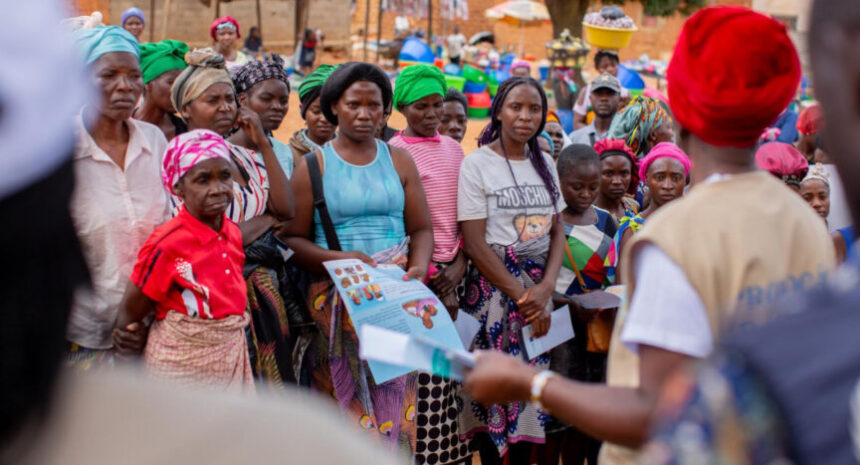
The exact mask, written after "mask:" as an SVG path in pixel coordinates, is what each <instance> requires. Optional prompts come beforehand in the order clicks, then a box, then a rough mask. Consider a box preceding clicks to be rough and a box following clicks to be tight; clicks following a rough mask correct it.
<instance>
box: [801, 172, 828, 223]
mask: <svg viewBox="0 0 860 465" xmlns="http://www.w3.org/2000/svg"><path fill="white" fill-rule="evenodd" d="M800 196H801V197H803V200H806V203H808V204H809V206H810V207H812V209H813V210H815V213H818V216H820V217H821V218H822V219H823V220H824V222H825V223H827V215H829V214H830V175H829V174H827V171H825V170H824V166H823V165H822V164H820V163H816V164H814V165H812V168H811V169H810V170H809V173H807V174H806V177H804V178H803V181H801V183H800Z"/></svg>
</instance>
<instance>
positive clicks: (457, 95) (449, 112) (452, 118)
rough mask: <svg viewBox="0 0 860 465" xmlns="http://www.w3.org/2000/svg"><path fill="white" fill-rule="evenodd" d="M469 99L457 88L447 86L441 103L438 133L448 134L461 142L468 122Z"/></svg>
mask: <svg viewBox="0 0 860 465" xmlns="http://www.w3.org/2000/svg"><path fill="white" fill-rule="evenodd" d="M468 113H469V101H468V100H467V99H466V96H465V95H463V93H462V92H460V91H459V90H457V89H455V88H453V87H449V88H448V93H447V94H445V100H444V102H443V103H442V118H441V122H440V123H439V134H442V135H443V136H448V137H450V138H452V139H454V140H455V141H457V142H463V136H465V135H466V126H467V124H468V122H469V118H468V116H467V115H468Z"/></svg>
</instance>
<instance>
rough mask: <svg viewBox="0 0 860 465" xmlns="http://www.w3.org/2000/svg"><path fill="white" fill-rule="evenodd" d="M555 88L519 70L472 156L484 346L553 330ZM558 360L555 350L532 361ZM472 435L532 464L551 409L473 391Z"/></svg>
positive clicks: (493, 455)
mask: <svg viewBox="0 0 860 465" xmlns="http://www.w3.org/2000/svg"><path fill="white" fill-rule="evenodd" d="M546 113H547V103H546V95H545V94H544V92H543V89H542V88H541V86H540V84H538V82H537V81H535V80H534V79H531V78H522V77H512V78H510V79H508V80H506V81H505V82H504V83H502V85H501V86H500V87H499V92H498V94H497V95H496V98H495V101H494V102H493V107H492V109H491V117H490V124H489V125H488V126H487V128H486V129H484V132H483V134H482V135H481V138H480V140H479V143H480V145H481V147H480V148H479V149H478V150H476V151H474V152H472V154H470V155H469V156H467V157H466V159H465V160H464V161H463V165H462V167H461V169H460V183H459V192H458V196H457V218H458V220H459V221H460V228H461V230H462V231H463V242H464V250H465V252H466V255H467V256H468V257H469V258H471V260H472V263H473V264H474V269H473V270H472V271H471V272H470V274H469V278H468V281H467V289H466V301H465V305H464V310H465V311H466V312H468V313H470V314H472V315H473V316H475V317H476V318H477V319H478V321H480V322H481V328H480V330H479V331H478V335H477V337H476V340H475V348H476V349H481V350H493V351H501V352H505V353H509V354H515V355H519V354H521V350H522V349H521V346H520V344H521V341H520V330H521V329H522V327H523V326H525V325H526V324H529V323H531V324H534V327H535V334H536V335H537V336H540V335H543V334H545V333H546V332H547V330H548V329H549V316H550V311H551V309H552V301H551V299H550V297H551V295H552V291H553V289H554V288H555V282H556V279H557V277H558V273H559V268H560V267H561V257H562V249H563V248H564V231H563V228H562V226H561V224H560V222H559V221H558V214H559V212H561V211H562V210H563V209H564V203H563V201H562V200H561V195H560V194H559V188H558V185H559V184H558V177H557V175H556V172H555V169H554V168H553V160H552V157H550V156H549V155H546V154H542V153H541V152H540V149H539V148H538V141H537V139H538V134H540V133H541V131H543V127H544V124H545V121H546ZM532 364H533V365H534V366H536V367H539V368H541V369H545V368H547V367H548V366H549V354H542V355H540V356H538V357H537V358H535V359H534V360H533V361H532ZM463 410H464V411H463V413H462V414H461V419H462V421H463V424H462V425H461V429H462V433H463V434H465V435H466V436H468V437H471V436H473V435H475V434H476V433H479V432H480V433H485V434H483V435H482V436H481V438H480V444H479V449H480V454H481V463H483V464H485V465H490V464H496V463H502V457H503V456H504V455H505V454H506V453H508V454H510V463H512V464H522V463H528V462H527V461H528V459H529V455H530V453H531V447H530V443H531V442H543V438H544V425H545V423H546V421H547V419H548V418H549V416H548V415H547V414H546V413H545V412H543V411H540V410H538V409H537V407H535V405H534V404H530V403H524V402H514V403H509V404H494V405H490V406H484V405H481V404H479V403H478V402H474V401H472V400H471V398H470V397H468V396H466V395H464V406H463Z"/></svg>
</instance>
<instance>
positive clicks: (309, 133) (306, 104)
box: [290, 65, 337, 162]
mask: <svg viewBox="0 0 860 465" xmlns="http://www.w3.org/2000/svg"><path fill="white" fill-rule="evenodd" d="M335 69H337V67H335V66H332V65H320V66H319V67H318V68H317V69H315V70H314V72H312V73H311V74H308V75H307V76H306V77H305V79H304V80H303V81H302V84H301V85H300V86H299V100H300V101H301V104H302V106H301V115H302V119H303V120H305V127H304V128H303V129H299V130H298V131H296V132H294V133H293V137H292V138H290V148H291V149H292V151H293V158H294V161H295V162H298V160H299V158H301V157H303V156H305V155H306V154H308V153H310V152H313V151H314V150H319V149H320V147H322V146H323V144H325V143H326V142H328V141H330V140H331V139H332V138H333V137H334V130H335V127H336V126H334V125H332V124H331V123H330V122H329V121H328V120H327V119H326V117H325V115H324V114H323V112H322V107H320V89H322V86H323V84H324V83H325V80H326V79H328V77H329V76H330V75H331V73H332V72H333V71H334V70H335Z"/></svg>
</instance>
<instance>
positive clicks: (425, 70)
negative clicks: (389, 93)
mask: <svg viewBox="0 0 860 465" xmlns="http://www.w3.org/2000/svg"><path fill="white" fill-rule="evenodd" d="M447 91H448V82H447V81H445V75H444V74H442V71H440V70H439V68H437V67H435V66H431V65H412V66H407V67H405V68H403V71H401V72H400V74H399V75H398V76H397V80H396V81H394V108H397V109H398V110H399V109H400V108H401V107H403V106H404V105H409V104H410V103H413V102H416V101H418V100H421V99H422V98H424V97H426V96H428V95H433V94H438V95H439V96H440V97H443V98H444V97H445V92H447Z"/></svg>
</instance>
